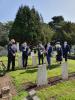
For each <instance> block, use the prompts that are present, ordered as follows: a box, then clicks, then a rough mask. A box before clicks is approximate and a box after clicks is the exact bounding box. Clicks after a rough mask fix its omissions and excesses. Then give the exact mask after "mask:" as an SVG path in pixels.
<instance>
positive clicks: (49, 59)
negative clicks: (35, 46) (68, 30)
mask: <svg viewBox="0 0 75 100" xmlns="http://www.w3.org/2000/svg"><path fill="white" fill-rule="evenodd" d="M51 53H52V46H51V45H50V43H48V44H47V47H46V58H47V62H48V68H49V69H50V65H51Z"/></svg>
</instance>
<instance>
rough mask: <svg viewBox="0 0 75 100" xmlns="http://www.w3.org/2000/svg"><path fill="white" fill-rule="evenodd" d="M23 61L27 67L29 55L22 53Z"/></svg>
mask: <svg viewBox="0 0 75 100" xmlns="http://www.w3.org/2000/svg"><path fill="white" fill-rule="evenodd" d="M22 63H23V67H25V68H26V66H27V63H28V56H27V55H22Z"/></svg>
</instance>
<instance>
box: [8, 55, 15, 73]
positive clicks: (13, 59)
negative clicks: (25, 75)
mask: <svg viewBox="0 0 75 100" xmlns="http://www.w3.org/2000/svg"><path fill="white" fill-rule="evenodd" d="M11 63H12V70H15V56H13V55H8V66H7V70H8V71H9V70H10V65H11Z"/></svg>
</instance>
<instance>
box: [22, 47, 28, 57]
mask: <svg viewBox="0 0 75 100" xmlns="http://www.w3.org/2000/svg"><path fill="white" fill-rule="evenodd" d="M21 51H22V55H25V56H28V46H27V47H25V46H23V45H22V47H21Z"/></svg>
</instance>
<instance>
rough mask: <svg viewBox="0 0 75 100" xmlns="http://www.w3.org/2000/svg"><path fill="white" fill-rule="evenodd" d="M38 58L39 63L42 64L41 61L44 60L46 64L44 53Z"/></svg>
mask: <svg viewBox="0 0 75 100" xmlns="http://www.w3.org/2000/svg"><path fill="white" fill-rule="evenodd" d="M38 60H39V65H40V64H41V61H42V64H44V57H43V55H39V56H38Z"/></svg>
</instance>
